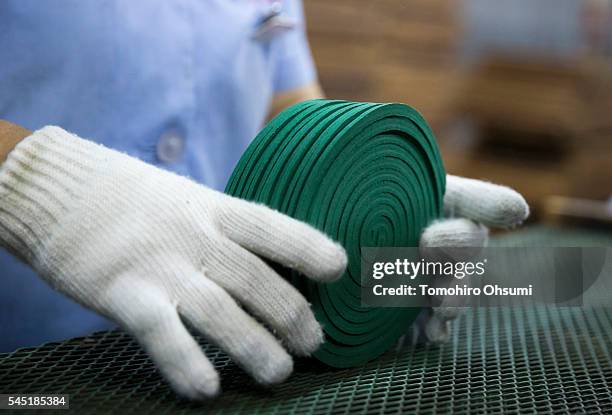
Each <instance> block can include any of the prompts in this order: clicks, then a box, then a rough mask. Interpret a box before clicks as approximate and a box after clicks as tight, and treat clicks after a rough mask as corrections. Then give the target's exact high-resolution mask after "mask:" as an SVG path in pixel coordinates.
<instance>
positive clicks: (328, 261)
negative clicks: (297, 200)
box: [219, 197, 347, 281]
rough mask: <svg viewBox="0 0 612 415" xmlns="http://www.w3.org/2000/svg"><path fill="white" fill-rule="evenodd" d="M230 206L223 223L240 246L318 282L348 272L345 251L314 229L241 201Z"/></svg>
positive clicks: (226, 207)
mask: <svg viewBox="0 0 612 415" xmlns="http://www.w3.org/2000/svg"><path fill="white" fill-rule="evenodd" d="M227 202H228V203H226V204H225V205H224V206H223V209H222V211H221V214H220V217H219V220H220V223H221V227H222V229H223V231H224V232H225V234H226V235H227V236H228V237H229V238H230V239H231V240H233V241H234V242H236V243H238V244H239V245H241V246H243V247H245V248H246V249H248V250H250V251H252V252H254V253H256V254H259V255H261V256H263V257H266V258H269V259H271V260H273V261H275V262H278V263H281V264H283V265H285V266H288V267H290V268H293V269H295V270H297V271H300V272H301V273H303V274H305V275H307V276H309V277H310V278H312V279H314V280H317V281H333V280H335V279H337V278H338V277H340V276H341V275H342V273H343V272H344V269H345V268H346V264H347V257H346V253H345V252H344V249H343V248H342V247H341V246H340V244H338V243H336V242H334V241H332V240H331V239H330V238H329V237H327V236H326V235H325V234H323V233H321V232H319V231H318V230H316V229H314V228H313V227H311V226H310V225H307V224H305V223H302V222H300V221H298V220H295V219H293V218H291V217H289V216H286V215H283V214H282V213H279V212H276V211H274V210H272V209H270V208H268V207H266V206H263V205H258V204H255V203H251V202H247V201H244V200H241V199H238V198H233V197H228V198H227Z"/></svg>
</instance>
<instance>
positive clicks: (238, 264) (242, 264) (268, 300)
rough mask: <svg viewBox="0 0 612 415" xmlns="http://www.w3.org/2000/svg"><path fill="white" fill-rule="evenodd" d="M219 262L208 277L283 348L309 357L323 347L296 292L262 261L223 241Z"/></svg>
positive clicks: (306, 306)
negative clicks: (267, 327)
mask: <svg viewBox="0 0 612 415" xmlns="http://www.w3.org/2000/svg"><path fill="white" fill-rule="evenodd" d="M222 249H223V251H224V258H223V261H219V262H218V263H216V264H215V265H214V266H213V267H211V269H213V268H214V269H216V270H217V272H214V273H213V272H211V275H210V276H209V277H210V278H211V279H212V280H213V281H215V282H216V283H217V284H219V285H220V286H222V287H223V288H225V289H226V290H227V291H228V292H229V293H230V294H231V295H232V297H234V298H235V299H236V300H238V301H239V302H240V303H241V304H242V305H244V306H245V307H246V308H247V309H248V310H249V311H250V312H252V313H253V314H255V315H256V316H257V317H259V318H260V319H261V320H262V321H264V322H266V323H267V324H269V325H270V326H271V328H272V329H274V331H275V333H276V334H277V335H278V337H279V338H280V339H281V340H283V342H284V343H285V344H286V345H287V347H288V348H289V349H290V350H291V351H293V352H294V353H295V354H298V355H309V354H311V353H312V352H314V351H315V350H316V349H317V348H318V347H319V346H320V345H321V343H323V330H322V329H321V325H320V324H319V323H318V322H317V320H316V319H315V316H314V313H313V312H312V310H311V309H310V305H309V304H308V302H307V301H306V299H305V298H304V296H302V294H300V292H299V291H298V290H297V289H296V288H295V287H293V286H292V285H291V284H289V283H288V282H287V281H286V280H285V279H284V278H282V277H281V276H280V275H278V274H277V273H276V272H275V271H274V270H273V269H272V268H271V267H270V266H269V265H268V264H266V263H265V262H264V261H263V260H262V259H260V258H259V257H257V256H256V255H254V254H252V253H251V252H249V251H247V250H246V249H244V248H242V247H241V246H239V245H238V244H236V243H234V242H232V241H230V240H225V242H224V243H223V246H222Z"/></svg>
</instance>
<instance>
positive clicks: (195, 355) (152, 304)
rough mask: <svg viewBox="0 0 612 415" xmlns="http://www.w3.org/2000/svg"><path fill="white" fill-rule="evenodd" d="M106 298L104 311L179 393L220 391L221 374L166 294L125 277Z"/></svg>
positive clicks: (202, 395)
mask: <svg viewBox="0 0 612 415" xmlns="http://www.w3.org/2000/svg"><path fill="white" fill-rule="evenodd" d="M106 298H107V299H106V301H105V302H106V303H107V304H106V306H105V307H104V308H105V312H104V314H106V315H108V316H109V317H111V318H113V319H114V320H115V321H117V322H118V323H119V324H120V325H121V326H123V327H124V328H125V329H126V330H128V331H129V332H131V333H132V334H133V335H134V337H135V338H136V339H137V340H138V342H139V343H140V344H141V345H142V347H143V348H144V349H145V350H146V351H147V353H148V354H149V355H150V356H151V358H152V359H153V361H154V362H155V364H156V365H157V367H158V368H159V371H160V372H161V374H162V375H163V376H164V378H165V379H166V380H167V381H168V382H169V383H170V385H171V386H172V388H173V389H174V390H175V391H176V392H177V393H178V394H179V395H181V396H184V397H187V398H189V399H193V400H200V399H204V398H208V397H213V396H215V395H217V394H218V393H219V388H220V386H219V375H218V373H217V372H216V370H215V368H214V367H213V365H212V364H211V363H210V361H209V360H208V359H207V358H206V356H205V355H204V353H203V352H202V348H201V347H200V346H199V345H198V344H197V343H196V342H195V340H194V339H193V337H192V336H191V335H190V334H189V332H188V331H187V329H186V328H185V326H184V325H183V323H182V322H181V320H180V318H179V315H178V313H177V311H176V309H175V308H174V306H173V305H172V304H171V302H170V300H169V299H168V297H167V296H166V295H165V293H163V292H162V291H161V290H159V289H157V288H156V287H154V286H152V285H150V284H146V283H143V282H141V281H137V282H134V279H133V278H127V277H125V278H119V279H118V282H117V283H115V284H114V285H113V287H111V288H110V289H109V290H108V292H107V296H106Z"/></svg>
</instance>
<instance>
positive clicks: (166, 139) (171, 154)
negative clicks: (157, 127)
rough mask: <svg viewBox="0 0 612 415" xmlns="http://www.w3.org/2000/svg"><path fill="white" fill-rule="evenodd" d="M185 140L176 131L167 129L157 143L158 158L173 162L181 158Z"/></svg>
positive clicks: (165, 161)
mask: <svg viewBox="0 0 612 415" xmlns="http://www.w3.org/2000/svg"><path fill="white" fill-rule="evenodd" d="M184 147H185V140H184V139H183V137H181V136H180V135H179V133H178V132H176V131H166V132H165V133H163V134H162V135H161V136H160V137H159V141H158V143H157V158H158V159H159V161H162V162H164V163H172V162H175V161H177V160H178V159H179V158H181V155H182V154H183V150H184Z"/></svg>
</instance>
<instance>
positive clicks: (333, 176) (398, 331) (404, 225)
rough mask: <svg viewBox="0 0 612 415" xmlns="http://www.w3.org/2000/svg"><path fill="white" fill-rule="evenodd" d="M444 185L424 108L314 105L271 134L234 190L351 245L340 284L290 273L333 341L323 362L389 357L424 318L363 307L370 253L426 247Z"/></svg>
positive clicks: (242, 164) (249, 157) (233, 182)
mask: <svg viewBox="0 0 612 415" xmlns="http://www.w3.org/2000/svg"><path fill="white" fill-rule="evenodd" d="M444 188H445V172H444V167H443V165H442V161H441V159H440V154H439V151H438V147H437V145H436V142H435V138H434V136H433V134H432V132H431V130H430V128H429V127H428V125H427V123H426V122H425V121H424V120H423V118H422V117H421V116H420V115H419V113H418V112H416V111H415V110H414V109H412V108H410V107H408V106H407V105H403V104H373V103H357V102H344V101H328V100H314V101H306V102H303V103H300V104H297V105H294V106H292V107H291V108H288V109H287V110H285V111H283V112H282V113H281V114H279V115H278V116H277V117H276V118H274V119H273V120H272V121H271V122H270V123H269V124H268V125H267V126H266V127H265V128H264V129H263V130H262V131H261V133H260V134H259V135H258V136H257V137H256V138H255V140H254V141H253V143H252V144H251V145H250V146H249V148H248V149H247V151H246V152H245V154H244V155H243V156H242V158H241V159H240V161H239V163H238V165H237V167H236V169H235V170H234V173H233V174H232V177H231V178H230V181H229V183H228V185H227V189H226V192H227V193H228V194H231V195H234V196H238V197H241V198H243V199H247V200H252V201H257V202H260V203H263V204H266V205H268V206H270V207H272V208H274V209H276V210H279V211H280V212H283V213H286V214H288V215H289V216H292V217H294V218H296V219H299V220H302V221H304V222H307V223H310V224H311V225H313V226H315V227H316V228H318V229H320V230H322V231H324V232H325V233H327V234H328V235H329V236H331V237H332V238H333V239H335V240H337V241H339V242H340V243H341V244H342V245H343V246H344V247H345V249H346V251H347V253H348V256H349V265H348V268H347V271H346V272H345V274H344V275H343V276H342V278H341V279H340V280H338V281H337V282H334V283H331V284H320V283H315V282H312V281H310V280H308V279H307V278H305V277H303V276H302V275H300V274H298V273H297V272H293V271H289V270H281V273H283V276H284V277H285V278H287V279H288V280H289V281H291V282H292V284H293V285H294V286H295V287H297V288H298V289H299V290H300V291H301V292H302V293H303V295H304V296H305V297H306V298H307V299H308V301H310V303H311V304H312V307H313V310H314V313H315V315H316V317H317V319H318V320H319V321H320V322H321V324H322V325H323V328H324V330H325V335H326V342H325V344H324V345H323V346H321V348H320V349H319V350H318V351H317V352H316V353H315V357H317V358H318V359H319V360H321V361H323V362H324V363H326V364H328V365H331V366H335V367H349V366H354V365H357V364H359V363H362V362H365V361H367V360H369V359H372V358H374V357H376V356H378V355H380V354H381V353H383V352H385V351H386V350H387V349H388V348H389V347H390V346H391V345H393V344H394V343H395V342H396V340H397V339H398V337H399V336H401V335H402V334H403V333H405V332H406V331H407V329H408V328H409V326H410V324H411V323H412V322H413V321H414V319H415V318H416V316H417V314H418V312H419V309H416V308H369V307H363V306H362V305H361V298H360V295H361V292H360V290H361V275H360V266H361V261H360V249H361V247H366V246H374V247H376V246H417V245H418V241H419V236H420V234H421V231H422V230H423V228H424V227H425V226H427V225H428V224H429V223H430V222H431V221H432V220H434V219H435V218H437V217H439V215H440V213H441V210H442V197H443V195H444Z"/></svg>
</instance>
